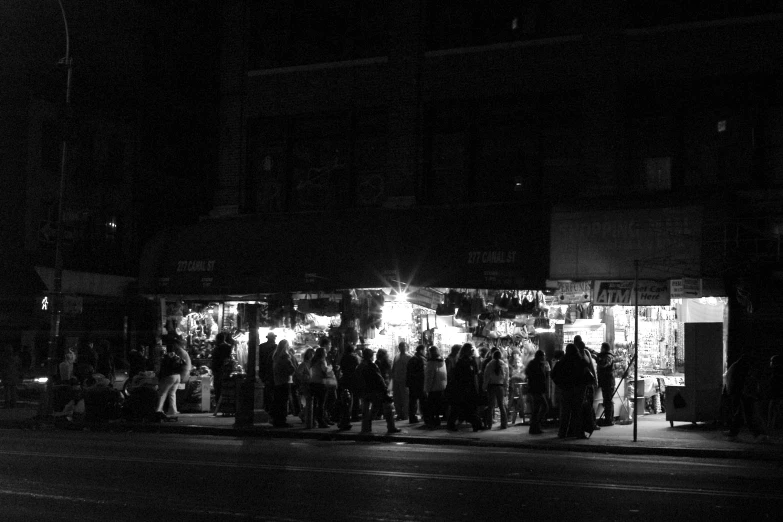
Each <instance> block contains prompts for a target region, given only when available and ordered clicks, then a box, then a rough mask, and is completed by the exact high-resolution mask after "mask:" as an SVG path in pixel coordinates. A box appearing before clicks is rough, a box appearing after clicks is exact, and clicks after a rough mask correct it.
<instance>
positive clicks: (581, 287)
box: [557, 281, 593, 304]
mask: <svg viewBox="0 0 783 522" xmlns="http://www.w3.org/2000/svg"><path fill="white" fill-rule="evenodd" d="M592 297H593V288H592V286H591V284H590V281H576V282H571V283H565V282H560V283H558V285H557V299H558V301H560V303H561V304H576V303H585V302H587V301H590V300H591V299H592Z"/></svg>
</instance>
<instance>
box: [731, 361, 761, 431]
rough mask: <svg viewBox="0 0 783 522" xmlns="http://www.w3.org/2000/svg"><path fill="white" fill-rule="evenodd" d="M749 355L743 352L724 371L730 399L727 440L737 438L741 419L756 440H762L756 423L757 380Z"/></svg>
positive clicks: (741, 422)
mask: <svg viewBox="0 0 783 522" xmlns="http://www.w3.org/2000/svg"><path fill="white" fill-rule="evenodd" d="M752 365H753V361H752V359H751V356H750V355H749V354H747V353H743V354H742V355H740V356H739V359H737V360H736V361H734V363H733V364H732V365H731V366H729V369H728V370H727V371H726V391H727V392H728V394H729V399H730V400H731V428H730V429H729V432H728V434H727V435H728V437H729V440H737V436H738V435H739V432H740V429H741V428H742V424H743V420H744V423H745V424H747V426H748V429H749V430H750V432H751V433H752V434H753V436H754V437H755V439H756V441H757V442H761V441H763V440H764V434H763V433H762V431H761V428H760V427H759V425H758V424H757V423H756V419H755V413H756V401H757V400H758V382H757V380H756V378H755V375H754V373H753V371H752Z"/></svg>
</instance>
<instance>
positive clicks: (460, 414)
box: [447, 343, 483, 431]
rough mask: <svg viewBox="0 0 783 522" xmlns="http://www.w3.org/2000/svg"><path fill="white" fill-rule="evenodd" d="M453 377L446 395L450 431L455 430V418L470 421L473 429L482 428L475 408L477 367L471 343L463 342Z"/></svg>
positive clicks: (476, 403)
mask: <svg viewBox="0 0 783 522" xmlns="http://www.w3.org/2000/svg"><path fill="white" fill-rule="evenodd" d="M453 373H454V378H453V380H452V381H451V382H450V383H449V384H448V388H447V395H448V400H449V403H450V404H451V411H450V412H449V418H448V422H447V428H448V429H449V430H450V431H457V419H459V418H461V419H463V420H466V421H468V422H470V424H471V425H472V426H473V431H479V430H480V429H482V427H483V426H482V424H481V419H480V418H479V416H478V414H477V413H476V410H477V408H478V399H479V380H478V379H479V375H478V374H479V369H478V366H477V365H476V360H475V359H474V357H473V345H472V344H471V343H465V344H463V345H462V348H461V349H460V352H459V357H458V358H457V363H456V364H455V365H454V372H453Z"/></svg>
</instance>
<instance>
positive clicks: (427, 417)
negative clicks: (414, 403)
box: [424, 346, 448, 429]
mask: <svg viewBox="0 0 783 522" xmlns="http://www.w3.org/2000/svg"><path fill="white" fill-rule="evenodd" d="M429 352H430V353H429V357H428V358H427V364H426V366H425V368H424V393H425V394H426V395H427V401H426V406H425V413H424V423H425V424H426V425H427V427H428V428H430V429H435V428H437V427H438V426H440V414H441V411H442V410H443V392H444V391H445V390H446V382H447V380H448V374H447V372H446V361H445V360H444V359H443V357H441V356H440V350H439V349H438V347H437V346H430V350H429Z"/></svg>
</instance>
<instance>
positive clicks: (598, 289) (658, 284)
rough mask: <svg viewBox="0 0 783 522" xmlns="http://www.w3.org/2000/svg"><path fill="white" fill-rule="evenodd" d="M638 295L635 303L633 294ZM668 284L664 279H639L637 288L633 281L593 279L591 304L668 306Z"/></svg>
mask: <svg viewBox="0 0 783 522" xmlns="http://www.w3.org/2000/svg"><path fill="white" fill-rule="evenodd" d="M636 295H638V296H639V302H638V303H636V301H635V296H636ZM670 301H671V299H670V297H669V284H668V282H666V281H649V280H646V279H640V280H638V281H637V288H634V282H633V281H595V282H594V285H593V304H596V305H626V306H632V305H635V304H638V305H639V306H656V305H657V306H668V305H669V304H671V303H670Z"/></svg>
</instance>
